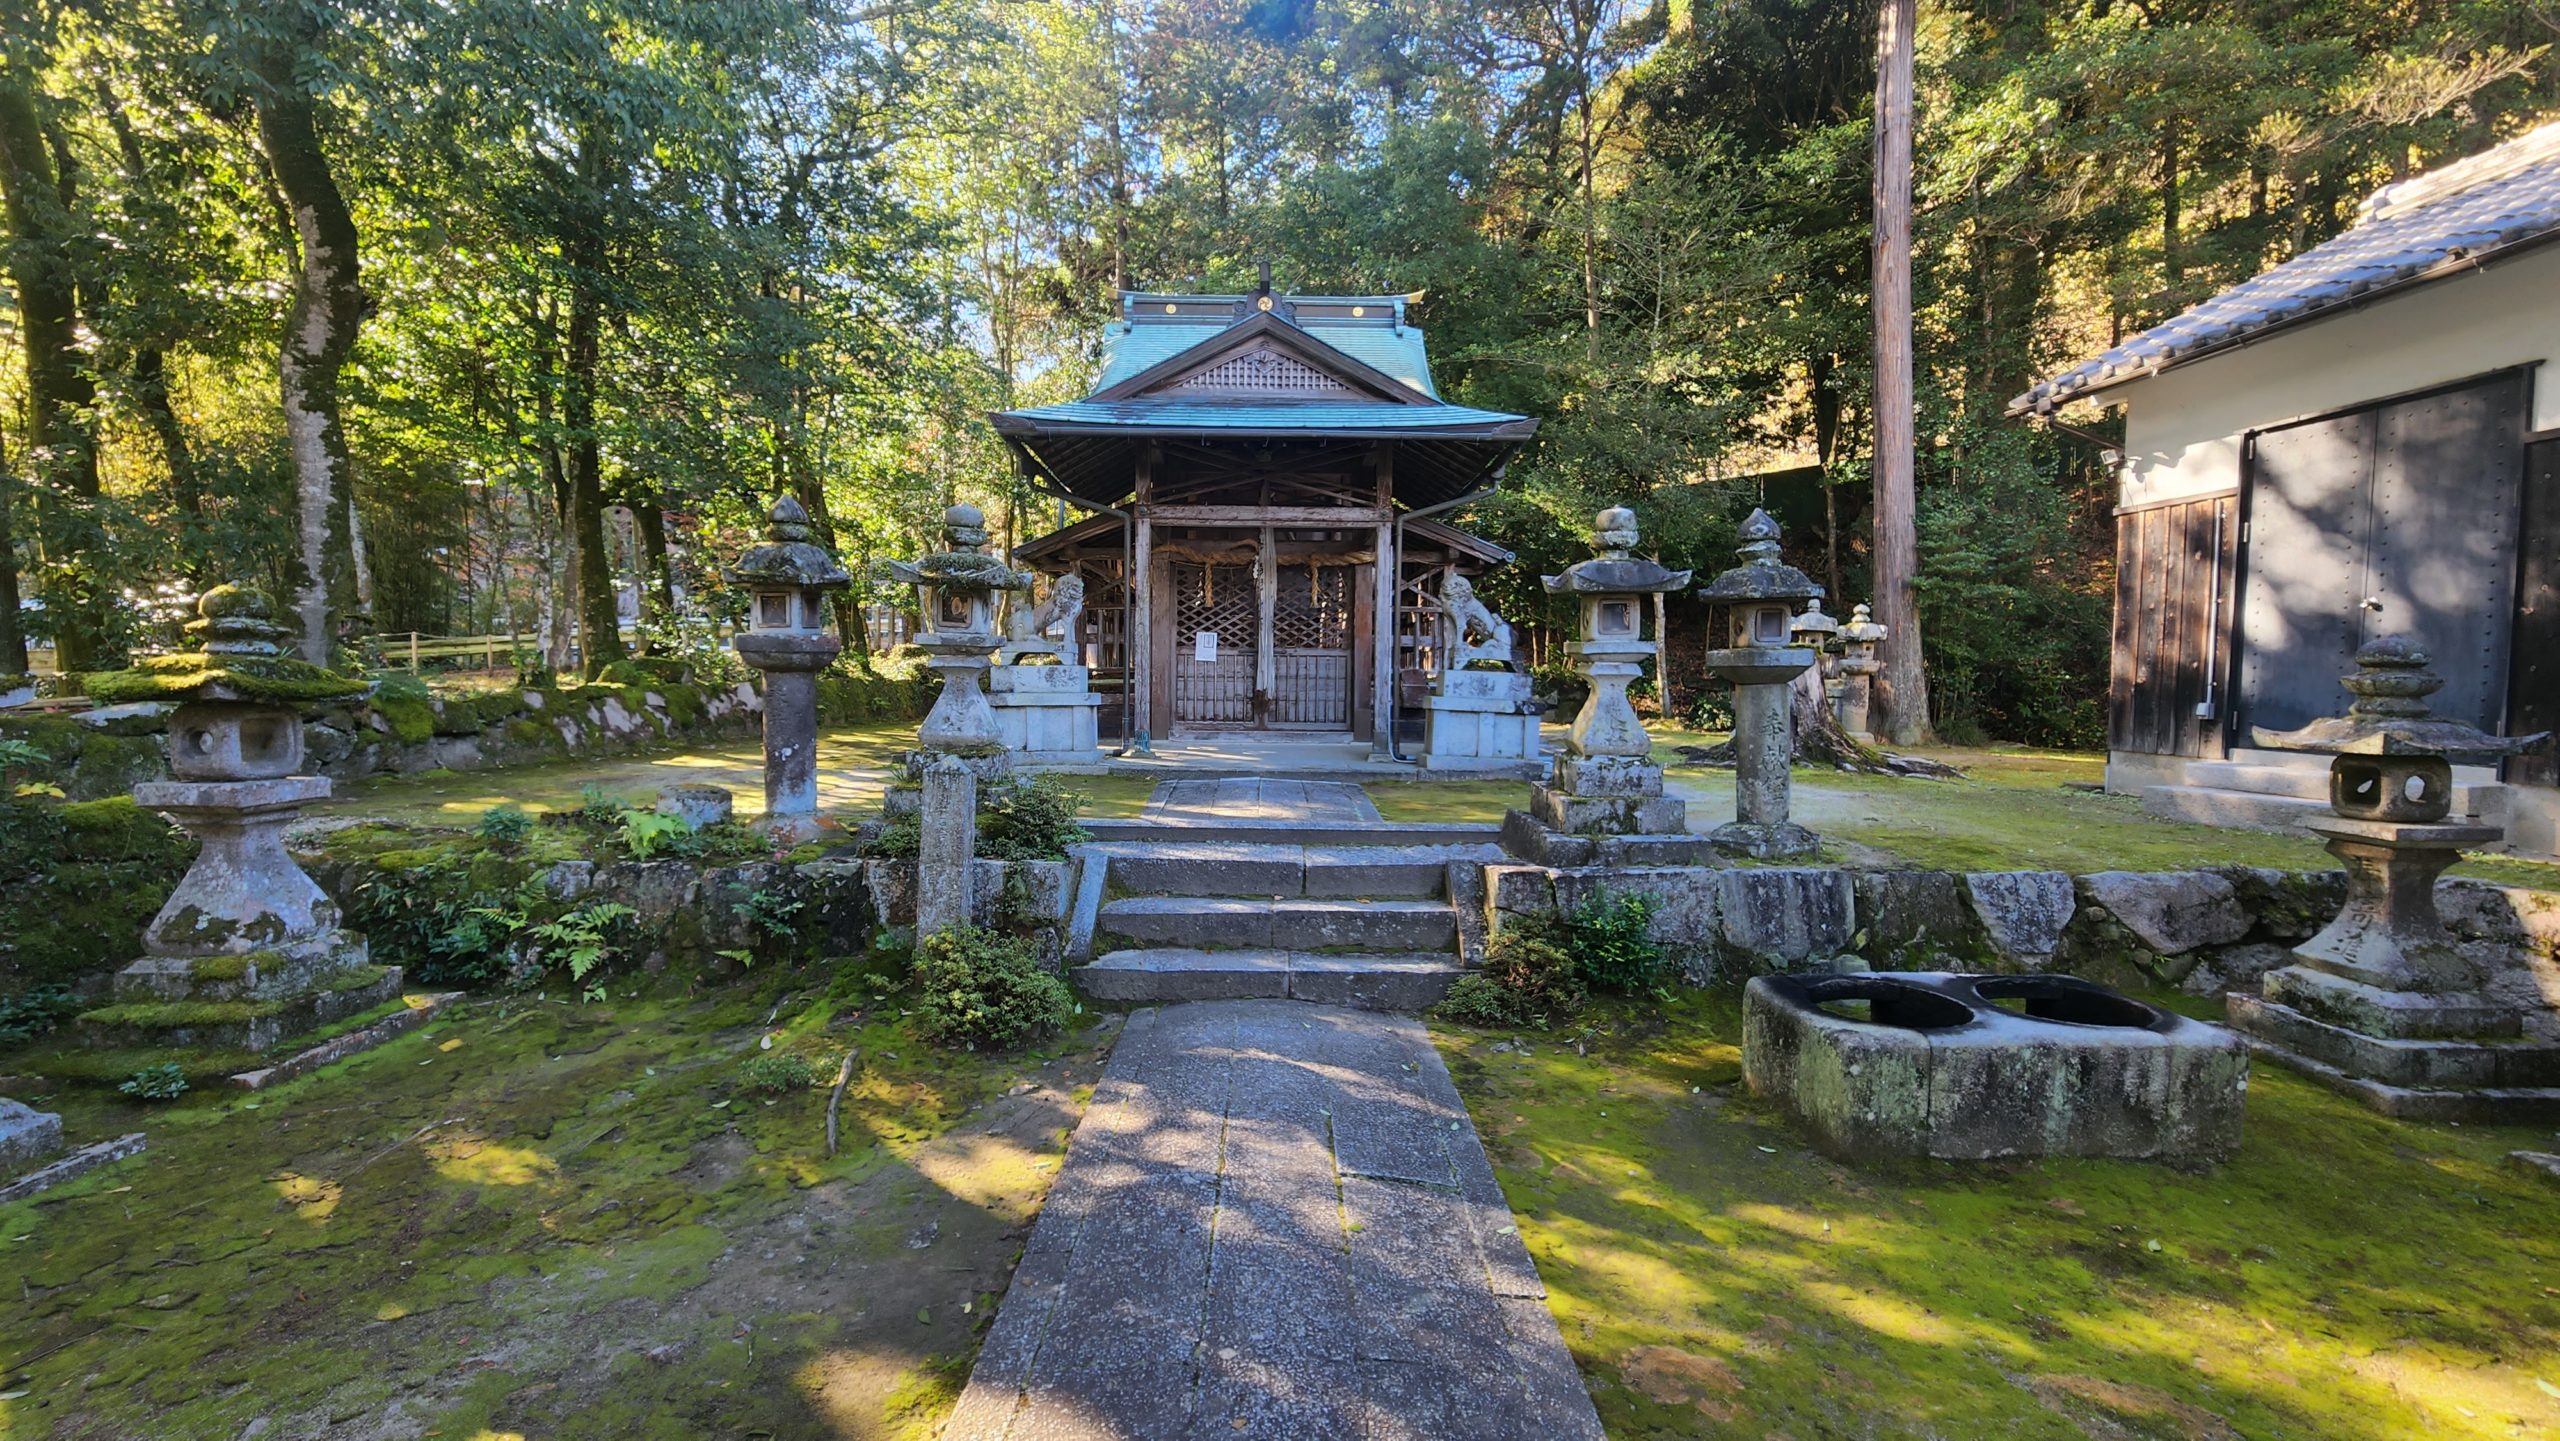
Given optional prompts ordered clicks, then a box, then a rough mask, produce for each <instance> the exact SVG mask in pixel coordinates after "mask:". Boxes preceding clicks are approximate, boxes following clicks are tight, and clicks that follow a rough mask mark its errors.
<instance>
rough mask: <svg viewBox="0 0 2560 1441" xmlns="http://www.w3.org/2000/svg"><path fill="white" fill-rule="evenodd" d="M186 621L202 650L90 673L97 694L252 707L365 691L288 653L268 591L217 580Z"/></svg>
mask: <svg viewBox="0 0 2560 1441" xmlns="http://www.w3.org/2000/svg"><path fill="white" fill-rule="evenodd" d="M196 614H197V619H195V620H192V621H189V622H188V623H187V633H188V634H189V635H192V636H194V637H196V640H197V643H198V648H197V649H195V650H191V651H180V652H178V653H176V654H174V655H155V656H146V657H144V658H143V659H141V660H139V661H136V662H135V663H134V664H133V666H132V668H130V669H128V670H119V671H109V672H107V673H105V674H103V675H94V676H91V677H89V679H88V686H87V689H88V693H89V697H90V699H92V700H95V701H98V702H100V703H102V704H106V705H122V704H125V703H127V702H131V701H174V702H177V703H179V704H181V705H205V704H227V705H253V706H270V707H280V708H284V709H291V708H294V707H297V706H301V705H305V704H309V703H312V702H316V701H324V700H335V699H338V698H339V697H342V696H352V695H361V694H363V693H364V690H365V683H364V682H363V681H361V680H357V679H355V678H354V677H352V676H344V675H340V674H338V673H337V672H336V671H333V670H325V669H323V668H321V667H319V666H316V665H312V664H310V663H309V662H307V661H302V660H297V659H295V658H294V657H292V656H290V655H288V654H286V653H285V652H286V647H285V640H286V631H285V629H284V627H282V626H280V625H278V624H276V620H275V603H274V602H273V601H271V600H269V599H267V595H266V592H264V591H261V590H257V589H254V588H252V587H249V586H244V585H218V586H215V587H214V588H213V589H211V590H209V591H206V592H205V593H204V597H203V599H201V600H199V601H197V602H196Z"/></svg>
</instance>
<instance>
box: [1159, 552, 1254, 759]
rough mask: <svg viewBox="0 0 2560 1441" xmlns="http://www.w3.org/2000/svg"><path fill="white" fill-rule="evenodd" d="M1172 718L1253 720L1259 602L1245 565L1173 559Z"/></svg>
mask: <svg viewBox="0 0 2560 1441" xmlns="http://www.w3.org/2000/svg"><path fill="white" fill-rule="evenodd" d="M1172 580H1173V592H1174V634H1173V722H1174V724H1175V725H1178V726H1181V725H1196V726H1238V725H1248V726H1249V725H1251V724H1253V719H1254V718H1253V662H1254V644H1255V634H1256V630H1257V628H1258V627H1259V625H1260V623H1261V614H1262V606H1261V601H1260V598H1259V596H1258V594H1257V590H1256V587H1255V585H1254V579H1253V568H1252V567H1251V566H1247V565H1239V564H1232V563H1220V562H1215V561H1187V560H1177V561H1175V562H1173V565H1172Z"/></svg>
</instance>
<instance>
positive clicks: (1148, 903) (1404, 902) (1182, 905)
mask: <svg viewBox="0 0 2560 1441" xmlns="http://www.w3.org/2000/svg"><path fill="white" fill-rule="evenodd" d="M1240 904H1241V905H1247V906H1254V907H1259V908H1261V909H1263V910H1269V911H1318V912H1335V911H1351V912H1358V911H1388V912H1393V913H1396V914H1400V915H1415V916H1423V915H1439V914H1442V913H1444V912H1446V911H1448V910H1449V909H1450V906H1449V902H1448V901H1447V899H1445V898H1443V897H1439V896H1256V895H1242V896H1187V895H1186V896H1160V895H1148V896H1117V897H1114V898H1112V899H1110V900H1107V901H1104V902H1103V903H1102V914H1104V915H1106V916H1108V915H1111V914H1114V913H1115V912H1116V913H1118V914H1121V915H1129V914H1133V913H1135V914H1146V915H1158V916H1162V915H1183V914H1186V913H1187V914H1197V915H1249V914H1252V912H1249V911H1239V910H1237V909H1236V907H1237V906H1238V905H1240Z"/></svg>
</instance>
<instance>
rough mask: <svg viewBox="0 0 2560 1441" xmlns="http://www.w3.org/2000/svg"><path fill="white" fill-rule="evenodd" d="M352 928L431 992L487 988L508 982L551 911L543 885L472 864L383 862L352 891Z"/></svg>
mask: <svg viewBox="0 0 2560 1441" xmlns="http://www.w3.org/2000/svg"><path fill="white" fill-rule="evenodd" d="M349 890H350V894H349V896H348V899H347V924H348V925H349V926H350V927H351V928H352V929H354V930H357V931H360V932H362V933H363V934H364V936H365V939H366V940H367V941H368V942H370V943H371V945H372V948H373V954H374V956H375V958H376V959H379V960H383V961H387V962H390V963H392V964H396V965H399V966H401V967H403V968H405V969H406V970H407V971H408V973H409V975H410V977H411V979H413V980H415V981H416V982H418V983H419V984H421V985H430V986H479V985H485V984H487V983H489V982H490V981H494V980H497V979H498V978H500V977H501V976H504V975H506V974H507V972H508V969H509V965H510V961H511V956H512V951H513V948H514V946H515V943H516V941H517V940H518V938H519V937H521V936H522V935H523V934H524V933H525V929H526V927H527V926H528V925H530V924H532V922H533V918H534V916H535V915H536V914H537V913H538V912H539V911H540V910H541V909H542V908H543V907H544V906H545V905H546V904H547V903H548V902H547V898H546V897H545V896H544V894H543V890H542V882H541V880H540V879H539V878H538V877H535V876H531V875H525V876H520V877H517V878H516V879H514V880H512V881H510V880H504V879H500V878H498V877H495V876H491V875H489V874H487V873H486V872H484V871H482V870H480V869H479V868H476V867H475V866H474V865H473V864H472V863H471V861H470V860H469V859H468V858H467V857H463V856H456V855H430V856H428V857H426V858H423V859H422V860H420V861H418V862H417V863H415V864H407V865H397V866H385V865H383V864H381V863H380V859H379V858H377V861H376V863H375V864H374V865H372V866H370V867H368V868H367V869H366V870H365V871H364V872H363V873H362V874H361V875H359V877H358V878H357V879H356V881H355V882H354V884H353V885H352V886H351V887H350V888H349Z"/></svg>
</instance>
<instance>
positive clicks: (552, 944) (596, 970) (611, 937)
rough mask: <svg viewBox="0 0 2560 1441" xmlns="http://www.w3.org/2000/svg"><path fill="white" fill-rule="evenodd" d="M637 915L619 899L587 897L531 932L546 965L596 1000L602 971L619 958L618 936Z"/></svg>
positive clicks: (601, 993)
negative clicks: (539, 946)
mask: <svg viewBox="0 0 2560 1441" xmlns="http://www.w3.org/2000/svg"><path fill="white" fill-rule="evenodd" d="M639 917H640V913H639V912H638V911H636V910H633V909H632V908H631V907H629V906H626V905H623V904H622V903H621V902H619V901H591V902H589V903H588V904H586V905H583V906H580V907H578V908H577V909H576V910H573V911H569V912H567V913H565V914H563V915H561V916H560V917H559V918H557V919H555V920H549V921H544V922H542V923H540V924H538V925H536V926H534V927H532V935H533V939H534V940H535V941H537V942H539V943H540V944H541V947H542V949H541V953H540V956H541V960H542V961H543V963H544V964H545V965H546V966H548V967H550V968H552V969H555V970H565V971H567V972H568V973H569V980H570V981H571V983H573V984H576V985H579V986H582V987H583V988H584V993H585V995H586V998H587V999H588V1000H590V1001H600V1000H603V999H604V972H605V971H606V970H607V969H608V968H610V967H611V966H612V964H613V963H614V962H615V961H616V960H618V959H620V957H621V950H620V947H621V944H622V938H623V936H624V934H625V933H626V932H627V931H628V929H629V927H630V923H631V922H632V921H635V920H638V919H639Z"/></svg>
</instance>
